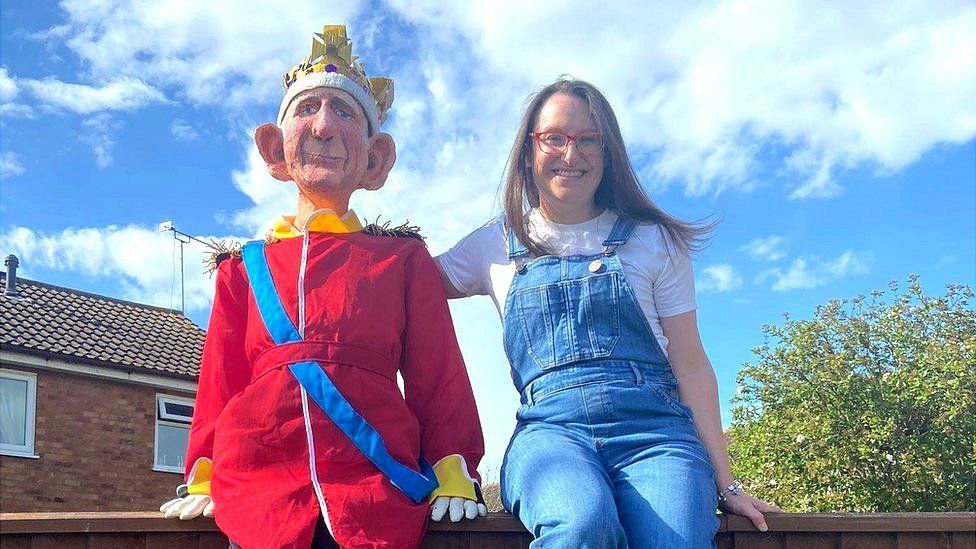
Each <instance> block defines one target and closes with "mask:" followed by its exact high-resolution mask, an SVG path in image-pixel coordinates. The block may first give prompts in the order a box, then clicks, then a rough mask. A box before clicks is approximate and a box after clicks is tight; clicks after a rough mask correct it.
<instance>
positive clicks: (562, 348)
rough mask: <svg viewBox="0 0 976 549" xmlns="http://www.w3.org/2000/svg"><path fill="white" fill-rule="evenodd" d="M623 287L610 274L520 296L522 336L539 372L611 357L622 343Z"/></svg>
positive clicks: (548, 286)
mask: <svg viewBox="0 0 976 549" xmlns="http://www.w3.org/2000/svg"><path fill="white" fill-rule="evenodd" d="M619 285H620V280H619V274H618V273H616V272H613V271H611V272H608V273H603V274H599V275H593V276H587V277H584V278H579V279H573V280H563V281H560V282H556V283H553V284H545V285H541V286H534V287H531V288H524V289H521V290H518V291H517V292H516V293H515V296H514V298H515V302H516V303H517V310H518V313H519V316H520V318H519V320H520V322H519V324H521V326H522V337H523V338H524V341H525V346H526V348H527V349H528V351H529V355H531V356H532V359H533V360H534V361H535V362H536V364H537V365H538V366H539V368H541V369H542V370H550V369H552V368H556V367H559V366H563V365H566V364H569V363H571V362H575V361H578V360H587V359H592V358H605V357H608V356H610V353H612V352H613V347H614V345H616V343H617V340H618V339H620V311H619V309H620V304H619V303H618V297H617V295H618V290H619Z"/></svg>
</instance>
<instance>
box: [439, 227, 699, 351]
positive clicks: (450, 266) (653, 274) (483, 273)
mask: <svg viewBox="0 0 976 549" xmlns="http://www.w3.org/2000/svg"><path fill="white" fill-rule="evenodd" d="M616 220H617V214H615V213H614V212H612V211H610V210H605V211H604V212H603V213H602V214H600V215H599V216H597V217H595V218H593V219H591V220H589V221H585V222H583V223H578V224H574V225H560V224H558V223H553V222H551V221H548V220H546V219H545V218H544V217H542V214H541V213H540V212H539V211H538V210H537V209H534V210H532V211H531V212H529V223H528V230H529V234H530V235H531V236H532V237H533V238H535V239H537V240H538V241H540V242H543V243H544V244H546V245H547V246H548V247H549V248H550V249H552V250H554V251H555V253H556V255H559V256H568V255H593V254H598V253H602V252H603V241H604V240H606V239H607V237H608V236H609V235H610V230H611V229H612V228H613V224H614V222H615V221H616ZM617 255H618V257H619V258H620V263H621V265H622V266H623V272H624V276H626V277H627V282H629V283H630V286H631V288H633V290H634V293H635V294H636V297H637V302H638V303H639V305H640V308H641V311H643V313H644V316H645V317H646V318H647V323H648V325H650V327H651V330H652V331H653V332H654V336H655V337H656V338H657V341H658V343H659V344H660V345H661V349H662V350H664V352H665V353H667V349H668V339H667V338H666V337H664V331H663V330H662V329H661V322H660V320H659V319H660V318H661V317H667V316H674V315H679V314H681V313H686V312H688V311H693V310H695V309H696V308H697V304H696V302H695V280H694V275H693V273H692V268H691V258H690V257H689V256H688V254H687V253H685V252H683V251H680V250H679V249H678V248H677V247H676V246H675V245H674V243H673V242H672V241H671V238H670V236H669V235H668V234H667V231H666V230H664V228H663V227H660V226H658V225H656V224H646V225H645V224H642V225H638V226H637V227H636V228H635V229H634V232H633V233H632V234H631V236H630V239H629V240H628V241H627V243H626V244H624V245H623V246H620V247H619V248H617ZM437 261H438V262H439V263H440V266H441V269H443V271H444V273H445V274H446V275H447V277H448V278H450V280H451V282H452V283H453V284H454V287H455V288H456V289H457V290H458V291H459V292H461V293H463V294H465V295H469V296H472V295H490V296H491V298H492V299H493V300H494V301H495V307H496V308H497V309H498V314H499V315H500V316H504V313H505V311H504V307H505V301H506V297H507V296H508V289H509V287H510V286H511V284H512V278H513V277H514V276H515V264H514V263H513V262H511V261H509V259H508V250H507V247H506V236H505V228H504V220H503V219H502V218H496V219H494V220H492V221H490V222H488V223H487V224H485V225H483V226H482V227H481V228H479V229H476V230H475V231H474V232H472V233H471V234H469V235H468V236H466V237H464V238H463V239H462V240H461V241H460V242H458V243H457V244H456V245H455V246H454V247H453V248H451V249H450V250H449V251H447V252H446V253H444V254H442V255H439V256H437Z"/></svg>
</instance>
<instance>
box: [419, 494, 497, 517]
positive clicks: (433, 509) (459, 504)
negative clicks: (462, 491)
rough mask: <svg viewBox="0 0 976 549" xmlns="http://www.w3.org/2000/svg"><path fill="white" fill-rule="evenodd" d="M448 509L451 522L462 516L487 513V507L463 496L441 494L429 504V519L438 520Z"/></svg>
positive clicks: (484, 514) (475, 515) (485, 514)
mask: <svg viewBox="0 0 976 549" xmlns="http://www.w3.org/2000/svg"><path fill="white" fill-rule="evenodd" d="M448 509H450V515H451V522H460V521H461V519H462V518H466V519H469V520H470V519H473V518H476V517H479V516H481V517H484V516H487V515H488V507H486V506H485V504H484V503H478V502H476V501H472V500H470V499H465V498H449V497H446V496H441V497H438V498H435V499H434V503H431V504H430V520H432V521H434V522H440V521H441V519H442V518H444V514H445V513H447V511H448Z"/></svg>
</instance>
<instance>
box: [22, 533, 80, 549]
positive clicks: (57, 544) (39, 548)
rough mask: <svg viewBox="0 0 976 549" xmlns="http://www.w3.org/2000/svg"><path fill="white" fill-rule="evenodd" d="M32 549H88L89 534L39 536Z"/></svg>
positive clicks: (33, 542)
mask: <svg viewBox="0 0 976 549" xmlns="http://www.w3.org/2000/svg"><path fill="white" fill-rule="evenodd" d="M31 549H88V535H87V534H37V535H35V536H31Z"/></svg>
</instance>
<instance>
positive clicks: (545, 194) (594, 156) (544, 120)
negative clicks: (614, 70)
mask: <svg viewBox="0 0 976 549" xmlns="http://www.w3.org/2000/svg"><path fill="white" fill-rule="evenodd" d="M532 131H533V132H539V133H545V132H557V133H561V134H565V135H570V136H579V135H581V134H588V133H597V132H599V128H598V126H597V124H596V121H595V120H594V119H593V116H592V115H591V114H590V107H589V106H588V105H587V104H586V101H584V100H583V99H581V98H579V97H576V96H575V95H571V94H567V93H555V94H553V95H552V96H551V97H549V99H547V100H546V102H545V103H543V105H542V108H541V109H539V114H538V115H537V117H536V122H535V127H534V129H533V130H532ZM531 144H532V175H533V178H534V179H535V184H536V187H538V189H539V201H540V202H541V207H542V208H543V211H547V210H548V211H560V212H565V213H570V212H572V213H576V214H584V213H585V214H588V213H590V212H593V210H594V209H595V207H596V206H595V204H594V202H593V197H594V195H595V194H596V189H597V187H598V186H599V185H600V180H601V179H602V178H603V151H602V150H600V149H599V148H597V149H596V150H593V151H588V152H587V151H586V149H589V148H592V147H584V148H583V149H581V148H580V145H579V142H578V141H573V142H572V143H571V144H569V145H567V146H566V148H565V150H564V151H563V152H562V154H545V153H543V152H542V151H541V150H540V149H539V144H538V142H537V141H536V140H535V139H533V140H532V143H531Z"/></svg>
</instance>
